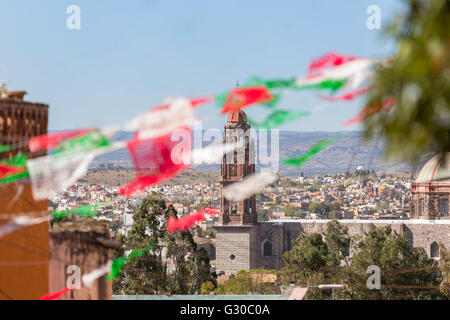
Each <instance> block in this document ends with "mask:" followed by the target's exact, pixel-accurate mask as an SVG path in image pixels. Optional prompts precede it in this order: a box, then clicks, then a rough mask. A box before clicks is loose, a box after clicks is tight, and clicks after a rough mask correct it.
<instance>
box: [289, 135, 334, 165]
mask: <svg viewBox="0 0 450 320" xmlns="http://www.w3.org/2000/svg"><path fill="white" fill-rule="evenodd" d="M337 139H338V137H335V138H331V139H325V140H321V141H319V142H318V143H316V144H315V145H313V146H312V147H311V148H310V149H309V150H308V151H306V152H305V153H303V154H302V155H301V156H299V157H297V158H287V159H283V163H285V164H287V165H290V166H294V167H298V166H301V165H302V164H303V163H305V162H306V161H308V160H309V159H311V158H312V157H313V156H314V155H315V154H317V153H319V152H320V151H322V150H323V149H325V148H326V147H328V146H329V145H330V144H332V143H333V142H334V141H336V140H337Z"/></svg>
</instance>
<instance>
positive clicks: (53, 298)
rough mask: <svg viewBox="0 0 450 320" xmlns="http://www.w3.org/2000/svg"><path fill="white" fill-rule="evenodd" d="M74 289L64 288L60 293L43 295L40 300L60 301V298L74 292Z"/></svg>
mask: <svg viewBox="0 0 450 320" xmlns="http://www.w3.org/2000/svg"><path fill="white" fill-rule="evenodd" d="M72 290H73V288H64V289H62V290H60V291H58V292H53V293H48V294H45V295H43V296H42V297H41V298H40V299H39V300H55V299H58V298H59V297H61V296H63V295H65V294H66V293H67V292H70V291H72Z"/></svg>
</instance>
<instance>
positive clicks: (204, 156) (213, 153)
mask: <svg viewBox="0 0 450 320" xmlns="http://www.w3.org/2000/svg"><path fill="white" fill-rule="evenodd" d="M236 148H237V146H236V143H226V144H218V145H212V146H208V147H206V148H201V149H194V150H193V151H192V163H193V164H220V162H221V161H222V158H223V156H224V155H225V154H227V153H228V152H231V151H234V150H235V149H236Z"/></svg>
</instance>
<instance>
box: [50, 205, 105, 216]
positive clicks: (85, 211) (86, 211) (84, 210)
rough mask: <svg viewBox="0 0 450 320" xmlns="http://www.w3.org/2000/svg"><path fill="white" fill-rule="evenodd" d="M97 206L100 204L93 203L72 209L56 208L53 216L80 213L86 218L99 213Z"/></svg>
mask: <svg viewBox="0 0 450 320" xmlns="http://www.w3.org/2000/svg"><path fill="white" fill-rule="evenodd" d="M97 207H98V204H96V205H93V206H91V205H85V206H79V207H77V208H75V209H71V210H55V212H53V217H54V218H56V219H60V218H63V217H66V216H71V215H79V216H82V217H86V218H92V217H95V216H96V215H97V214H98V209H97Z"/></svg>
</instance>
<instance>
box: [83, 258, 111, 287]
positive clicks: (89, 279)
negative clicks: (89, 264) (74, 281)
mask: <svg viewBox="0 0 450 320" xmlns="http://www.w3.org/2000/svg"><path fill="white" fill-rule="evenodd" d="M111 266H112V261H108V263H107V264H104V265H102V266H100V267H99V268H97V269H95V270H93V271H91V272H89V273H88V274H85V275H83V277H82V278H81V280H83V284H84V285H85V286H87V287H90V286H92V283H94V281H95V280H97V279H98V278H100V277H101V276H104V275H105V274H108V273H109V272H110V271H111Z"/></svg>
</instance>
